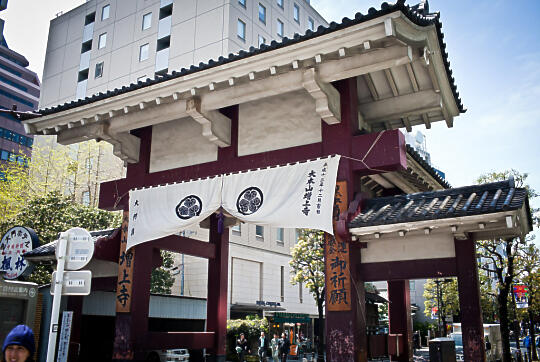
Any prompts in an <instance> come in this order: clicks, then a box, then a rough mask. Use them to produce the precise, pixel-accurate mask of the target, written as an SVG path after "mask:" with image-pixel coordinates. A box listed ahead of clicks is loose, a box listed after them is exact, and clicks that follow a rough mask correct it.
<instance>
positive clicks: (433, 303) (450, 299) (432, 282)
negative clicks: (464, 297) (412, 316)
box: [424, 278, 459, 326]
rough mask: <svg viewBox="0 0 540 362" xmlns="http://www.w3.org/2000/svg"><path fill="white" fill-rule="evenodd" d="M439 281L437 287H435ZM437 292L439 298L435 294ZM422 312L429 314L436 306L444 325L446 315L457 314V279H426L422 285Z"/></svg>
mask: <svg viewBox="0 0 540 362" xmlns="http://www.w3.org/2000/svg"><path fill="white" fill-rule="evenodd" d="M437 283H439V288H437ZM437 292H439V294H440V296H441V298H440V300H439V298H438V296H437ZM424 298H425V299H426V300H425V301H424V314H425V315H426V316H427V317H429V316H431V310H432V308H434V307H438V308H439V311H438V313H440V315H441V321H442V324H443V326H445V325H446V316H447V315H457V314H459V294H458V287H457V279H455V278H453V279H448V280H443V279H428V280H427V282H426V284H425V285H424Z"/></svg>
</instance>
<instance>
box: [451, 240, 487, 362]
mask: <svg viewBox="0 0 540 362" xmlns="http://www.w3.org/2000/svg"><path fill="white" fill-rule="evenodd" d="M454 245H455V249H456V269H457V277H458V292H459V307H460V310H461V313H460V314H461V330H462V332H463V356H464V357H465V361H469V362H473V361H474V362H476V361H485V360H486V350H485V344H484V329H483V326H482V323H483V322H482V307H481V305H480V283H479V282H478V266H477V263H476V249H475V245H474V240H470V239H468V240H454Z"/></svg>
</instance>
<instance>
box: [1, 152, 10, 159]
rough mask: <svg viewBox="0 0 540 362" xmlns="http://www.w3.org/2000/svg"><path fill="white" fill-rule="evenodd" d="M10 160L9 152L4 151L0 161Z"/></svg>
mask: <svg viewBox="0 0 540 362" xmlns="http://www.w3.org/2000/svg"><path fill="white" fill-rule="evenodd" d="M8 158H9V152H8V151H6V150H2V154H1V155H0V160H2V161H7V159H8Z"/></svg>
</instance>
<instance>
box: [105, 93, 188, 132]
mask: <svg viewBox="0 0 540 362" xmlns="http://www.w3.org/2000/svg"><path fill="white" fill-rule="evenodd" d="M184 117H187V113H186V101H185V100H179V101H177V102H172V103H167V104H162V105H160V106H158V107H152V108H148V109H145V110H144V111H141V110H138V111H137V112H132V113H130V114H123V115H118V116H115V117H113V118H111V120H110V124H111V125H110V131H111V132H112V133H116V132H127V131H129V130H132V129H137V128H142V127H146V126H151V125H153V124H158V123H164V122H168V121H172V120H175V119H180V118H184Z"/></svg>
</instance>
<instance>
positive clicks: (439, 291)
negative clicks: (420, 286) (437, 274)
mask: <svg viewBox="0 0 540 362" xmlns="http://www.w3.org/2000/svg"><path fill="white" fill-rule="evenodd" d="M451 282H452V279H435V284H436V285H437V311H438V315H439V322H438V325H439V333H440V335H441V337H442V336H446V316H445V315H444V300H443V295H442V288H441V284H446V283H451ZM441 319H442V320H441Z"/></svg>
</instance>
